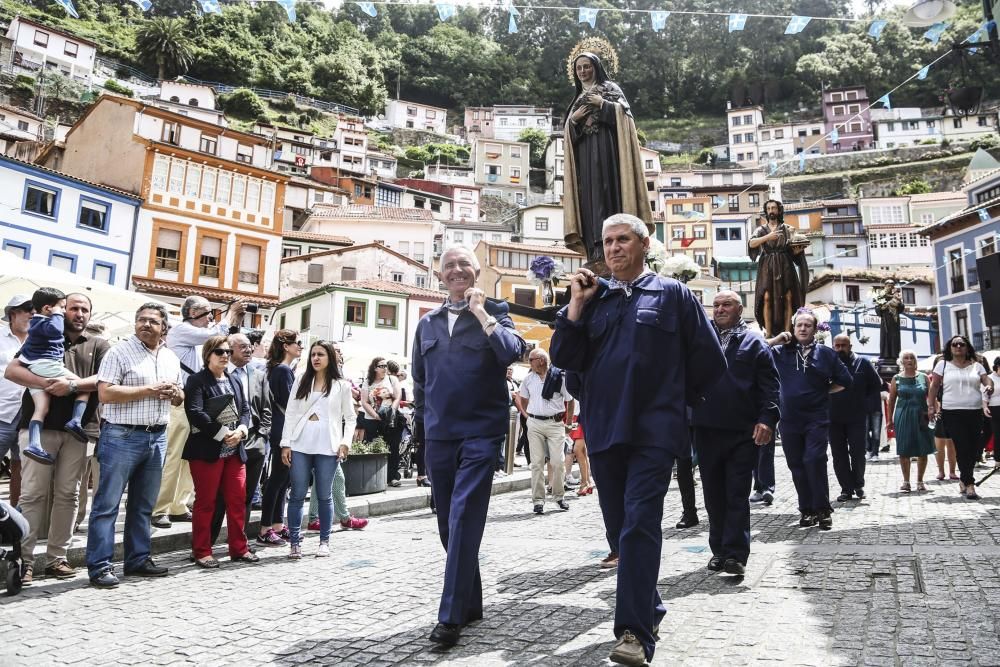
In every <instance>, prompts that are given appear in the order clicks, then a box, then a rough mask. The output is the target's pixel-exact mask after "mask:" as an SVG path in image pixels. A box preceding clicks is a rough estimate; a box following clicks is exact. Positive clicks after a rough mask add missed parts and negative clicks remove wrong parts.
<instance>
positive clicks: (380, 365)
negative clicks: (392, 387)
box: [375, 364, 389, 368]
mask: <svg viewBox="0 0 1000 667" xmlns="http://www.w3.org/2000/svg"><path fill="white" fill-rule="evenodd" d="M375 368H389V366H387V365H386V364H379V365H378V366H376V367H375Z"/></svg>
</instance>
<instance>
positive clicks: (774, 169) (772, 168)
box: [767, 160, 778, 176]
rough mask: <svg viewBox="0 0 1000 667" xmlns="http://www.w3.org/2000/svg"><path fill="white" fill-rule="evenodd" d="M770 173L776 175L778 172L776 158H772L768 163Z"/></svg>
mask: <svg viewBox="0 0 1000 667" xmlns="http://www.w3.org/2000/svg"><path fill="white" fill-rule="evenodd" d="M767 170H768V174H769V175H771V176H774V175H775V174H776V173H778V162H777V161H776V160H771V161H770V162H768V163H767Z"/></svg>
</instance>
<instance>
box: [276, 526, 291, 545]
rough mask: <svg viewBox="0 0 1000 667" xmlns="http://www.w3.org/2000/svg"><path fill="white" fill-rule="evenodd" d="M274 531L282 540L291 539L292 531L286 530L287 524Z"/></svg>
mask: <svg viewBox="0 0 1000 667" xmlns="http://www.w3.org/2000/svg"><path fill="white" fill-rule="evenodd" d="M275 532H276V533H277V535H278V537H280V538H281V539H283V540H286V541H287V540H290V539H292V533H291V531H289V530H288V526H287V525H283V526H282V527H281V530H278V531H275Z"/></svg>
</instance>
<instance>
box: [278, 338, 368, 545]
mask: <svg viewBox="0 0 1000 667" xmlns="http://www.w3.org/2000/svg"><path fill="white" fill-rule="evenodd" d="M336 359H337V354H336V351H335V350H334V347H333V344H332V343H328V342H326V341H316V342H315V343H313V344H312V347H311V348H309V364H308V365H307V366H306V371H305V373H303V374H302V376H301V377H300V378H299V379H298V380H296V381H295V383H294V384H293V385H292V392H291V395H292V398H291V399H290V400H289V401H288V409H287V411H286V422H285V423H286V425H287V428H286V429H285V430H284V433H283V434H282V437H281V459H282V461H283V462H284V464H285V465H286V466H289V467H290V468H291V480H292V493H291V496H290V497H289V498H288V524H289V529H290V531H289V532H290V538H289V540H290V542H291V550H290V551H289V553H288V557H289V558H293V559H299V558H302V548H301V546H300V540H299V536H300V532H301V530H302V505H303V503H304V502H305V498H306V491H308V490H309V482H310V480H311V479H312V478H313V476H315V478H316V494H317V495H318V496H319V499H318V500H319V548H318V549H317V551H316V556H317V557H322V556H329V555H330V528H331V526H332V525H333V498H332V496H331V494H332V491H333V477H334V475H335V474H336V472H337V466H338V464H339V463H340V461H342V460H344V459H346V458H347V454H348V452H349V451H350V448H351V438H352V437H353V436H354V422H355V416H354V399H353V398H352V396H351V383H350V382H348V381H346V380H344V379H343V376H342V375H341V374H340V369H339V368H338V366H337V362H336Z"/></svg>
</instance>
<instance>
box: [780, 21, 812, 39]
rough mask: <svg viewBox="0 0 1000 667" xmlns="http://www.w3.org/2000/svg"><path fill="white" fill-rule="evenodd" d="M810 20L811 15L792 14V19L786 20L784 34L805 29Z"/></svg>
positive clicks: (795, 33) (794, 33)
mask: <svg viewBox="0 0 1000 667" xmlns="http://www.w3.org/2000/svg"><path fill="white" fill-rule="evenodd" d="M810 21H812V17H809V16H792V20H791V21H789V22H788V25H787V26H785V34H786V35H797V34H799V33H800V32H802V31H803V30H805V29H806V26H807V25H809V22H810Z"/></svg>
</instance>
